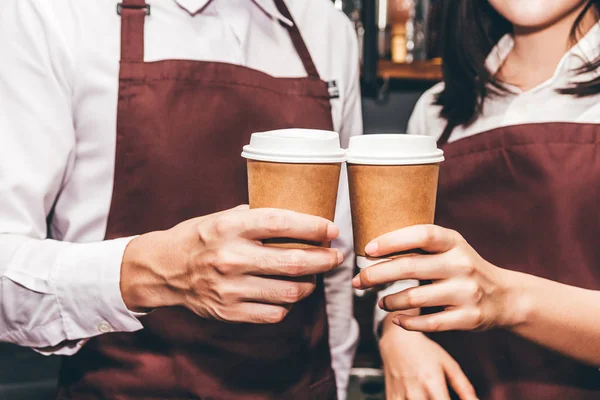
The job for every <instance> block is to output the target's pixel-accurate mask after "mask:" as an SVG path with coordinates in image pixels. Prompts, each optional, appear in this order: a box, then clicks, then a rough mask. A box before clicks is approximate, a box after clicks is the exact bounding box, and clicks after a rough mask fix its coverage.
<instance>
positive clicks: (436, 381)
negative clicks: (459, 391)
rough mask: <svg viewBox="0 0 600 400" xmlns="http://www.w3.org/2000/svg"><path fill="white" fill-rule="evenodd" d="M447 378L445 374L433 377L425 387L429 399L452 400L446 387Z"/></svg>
mask: <svg viewBox="0 0 600 400" xmlns="http://www.w3.org/2000/svg"><path fill="white" fill-rule="evenodd" d="M445 378H446V377H445V376H444V374H443V372H442V373H441V374H439V375H435V376H431V377H430V378H429V379H428V380H427V382H426V385H425V389H426V390H427V394H428V398H429V399H434V400H438V399H439V400H450V392H448V385H446V379H445Z"/></svg>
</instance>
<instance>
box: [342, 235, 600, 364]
mask: <svg viewBox="0 0 600 400" xmlns="http://www.w3.org/2000/svg"><path fill="white" fill-rule="evenodd" d="M413 249H422V250H424V251H425V252H427V253H429V254H425V255H412V256H407V257H401V258H397V259H394V260H392V261H389V262H385V263H381V264H377V265H374V266H372V267H370V268H367V269H365V270H363V271H361V273H360V274H359V275H358V276H356V277H355V278H354V280H353V285H354V286H355V287H356V288H360V289H366V288H369V287H373V286H377V285H381V284H387V283H392V282H395V281H397V280H404V279H417V280H430V281H432V282H433V283H432V284H430V285H424V286H420V287H416V288H410V289H407V290H405V291H402V292H400V293H396V294H392V295H390V296H387V297H385V298H384V299H382V301H381V302H380V304H379V306H380V307H382V308H384V309H386V310H388V311H406V310H412V309H419V308H421V307H442V308H443V311H441V312H438V313H434V314H431V315H423V316H421V315H406V314H404V313H403V314H398V315H395V316H394V317H393V323H394V324H396V325H399V326H400V327H402V328H403V329H406V330H409V331H420V332H440V331H448V330H464V331H478V330H487V329H491V328H502V329H507V330H510V331H512V332H514V333H516V334H518V335H521V336H523V337H524V338H526V339H528V340H531V341H533V342H535V343H537V344H539V345H542V346H545V347H548V348H550V349H552V350H555V351H558V352H560V353H563V354H565V355H566V356H569V357H572V358H575V359H578V360H580V361H582V362H585V363H588V364H591V365H593V366H599V365H600V318H596V316H598V315H600V292H597V291H592V290H586V289H582V288H576V287H573V286H568V285H564V284H561V283H558V282H553V281H549V280H547V279H543V278H539V277H535V276H532V275H527V274H523V273H518V272H515V271H510V270H505V269H502V268H499V267H497V266H495V265H492V264H491V263H489V262H487V261H486V260H484V259H483V258H482V257H481V256H479V254H477V252H476V251H475V250H474V249H473V248H472V247H471V246H470V245H469V244H468V243H467V242H466V241H465V239H464V238H462V236H461V235H460V234H458V233H457V232H455V231H452V230H449V229H445V228H441V227H439V226H435V225H418V226H412V227H408V228H404V229H400V230H398V231H395V232H392V233H389V234H386V235H383V236H381V237H379V238H377V239H375V240H374V241H373V242H371V243H370V244H369V245H367V248H366V252H367V253H368V254H369V255H371V256H378V255H385V254H390V253H394V252H400V251H407V250H413ZM565 268H568V266H565Z"/></svg>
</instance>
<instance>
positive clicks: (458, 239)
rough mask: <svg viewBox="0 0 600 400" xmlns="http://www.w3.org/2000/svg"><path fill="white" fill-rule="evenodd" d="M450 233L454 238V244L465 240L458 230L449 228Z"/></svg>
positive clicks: (462, 242)
mask: <svg viewBox="0 0 600 400" xmlns="http://www.w3.org/2000/svg"><path fill="white" fill-rule="evenodd" d="M450 234H451V235H452V237H453V238H454V244H456V245H460V244H464V243H466V242H467V241H466V240H465V238H464V237H463V235H461V234H460V232H458V231H455V230H451V231H450Z"/></svg>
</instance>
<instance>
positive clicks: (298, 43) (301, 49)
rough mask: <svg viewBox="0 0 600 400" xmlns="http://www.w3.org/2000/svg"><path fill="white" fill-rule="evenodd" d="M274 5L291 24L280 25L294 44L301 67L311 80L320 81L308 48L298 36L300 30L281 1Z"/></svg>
mask: <svg viewBox="0 0 600 400" xmlns="http://www.w3.org/2000/svg"><path fill="white" fill-rule="evenodd" d="M275 5H276V6H277V10H279V12H280V13H281V15H283V16H284V17H286V18H287V19H289V20H290V21H291V22H292V26H289V25H286V24H284V23H282V24H283V26H284V27H285V28H286V29H287V31H288V32H289V34H290V37H291V38H292V43H293V44H294V48H295V49H296V53H298V56H299V57H300V60H302V65H304V69H305V70H306V73H307V74H308V76H309V77H311V78H317V79H321V77H320V76H319V71H317V67H315V63H314V62H313V59H312V57H311V55H310V52H309V51H308V47H306V43H305V42H304V39H302V35H301V34H300V30H299V29H298V24H296V21H294V18H293V17H292V14H291V13H290V10H288V8H287V6H286V5H285V2H284V1H283V0H275Z"/></svg>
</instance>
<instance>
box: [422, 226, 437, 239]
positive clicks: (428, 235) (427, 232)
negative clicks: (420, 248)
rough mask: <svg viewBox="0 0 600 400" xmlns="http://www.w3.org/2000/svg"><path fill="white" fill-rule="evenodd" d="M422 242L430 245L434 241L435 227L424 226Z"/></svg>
mask: <svg viewBox="0 0 600 400" xmlns="http://www.w3.org/2000/svg"><path fill="white" fill-rule="evenodd" d="M422 235H423V241H425V242H427V243H430V242H432V241H433V240H434V239H435V235H436V227H435V225H424V226H423V232H422Z"/></svg>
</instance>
